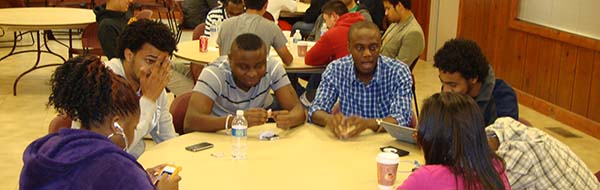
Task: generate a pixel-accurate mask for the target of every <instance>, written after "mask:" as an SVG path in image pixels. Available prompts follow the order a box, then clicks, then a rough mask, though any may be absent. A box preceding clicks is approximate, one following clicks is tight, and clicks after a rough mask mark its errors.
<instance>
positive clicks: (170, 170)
mask: <svg viewBox="0 0 600 190" xmlns="http://www.w3.org/2000/svg"><path fill="white" fill-rule="evenodd" d="M179 171H181V167H179V166H175V165H171V164H168V165H167V166H165V167H164V168H163V169H162V171H161V172H160V174H158V176H157V178H156V181H155V182H154V185H156V184H157V183H158V181H159V180H160V177H161V176H162V175H163V174H167V175H169V177H171V176H172V175H177V174H179Z"/></svg>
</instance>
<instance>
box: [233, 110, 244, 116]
mask: <svg viewBox="0 0 600 190" xmlns="http://www.w3.org/2000/svg"><path fill="white" fill-rule="evenodd" d="M235 115H241V116H243V115H244V110H237V111H236V112H235Z"/></svg>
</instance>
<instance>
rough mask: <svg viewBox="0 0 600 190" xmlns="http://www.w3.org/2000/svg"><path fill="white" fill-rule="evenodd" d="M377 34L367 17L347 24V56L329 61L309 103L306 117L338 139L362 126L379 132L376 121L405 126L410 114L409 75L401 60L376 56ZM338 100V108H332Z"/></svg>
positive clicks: (353, 135)
mask: <svg viewBox="0 0 600 190" xmlns="http://www.w3.org/2000/svg"><path fill="white" fill-rule="evenodd" d="M380 47H381V34H380V33H379V28H378V27H377V25H375V24H373V23H372V22H358V23H355V24H353V25H352V27H351V28H350V32H349V34H348V49H349V51H350V54H351V55H349V56H345V57H342V58H340V59H337V60H335V61H333V62H331V63H330V64H329V65H328V66H327V69H326V70H325V72H323V77H322V81H321V84H320V85H319V88H318V90H317V95H316V97H315V100H314V101H313V104H312V106H311V107H310V108H309V111H308V115H309V119H310V121H311V122H313V123H315V124H317V125H321V126H326V127H328V128H329V129H330V130H331V131H332V132H333V133H334V135H335V136H336V137H338V138H341V139H346V138H352V137H355V136H358V135H359V134H360V133H362V132H363V131H364V130H366V129H371V130H373V131H374V132H381V131H383V130H382V127H381V122H382V121H387V122H391V123H396V124H399V125H403V126H408V125H409V123H410V120H411V116H412V107H411V97H412V91H411V86H412V83H413V81H412V78H411V76H410V70H409V69H408V66H407V64H403V63H402V62H399V61H397V60H394V59H392V58H389V57H385V56H380V55H379V49H380ZM338 100H339V106H340V110H341V113H334V112H333V111H332V110H333V107H334V103H335V102H336V101H338Z"/></svg>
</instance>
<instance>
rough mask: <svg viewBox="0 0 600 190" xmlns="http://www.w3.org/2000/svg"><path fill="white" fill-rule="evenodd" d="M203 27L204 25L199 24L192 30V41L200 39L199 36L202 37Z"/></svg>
mask: <svg viewBox="0 0 600 190" xmlns="http://www.w3.org/2000/svg"><path fill="white" fill-rule="evenodd" d="M204 27H206V24H204V23H201V24H198V26H196V28H194V32H193V33H192V40H198V39H200V36H202V35H204Z"/></svg>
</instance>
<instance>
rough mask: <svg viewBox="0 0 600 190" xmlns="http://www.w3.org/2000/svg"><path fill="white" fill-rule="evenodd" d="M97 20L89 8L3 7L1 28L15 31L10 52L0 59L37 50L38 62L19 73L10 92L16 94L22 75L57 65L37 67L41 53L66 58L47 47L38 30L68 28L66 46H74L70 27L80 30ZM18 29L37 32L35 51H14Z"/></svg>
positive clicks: (0, 17)
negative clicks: (42, 47) (67, 42)
mask: <svg viewBox="0 0 600 190" xmlns="http://www.w3.org/2000/svg"><path fill="white" fill-rule="evenodd" d="M93 22H96V17H95V15H94V13H93V12H92V10H90V9H78V8H59V7H28V8H4V9H0V27H2V28H3V29H4V30H14V31H15V32H14V40H13V41H14V42H13V47H12V50H11V51H10V53H8V54H7V55H5V56H3V57H2V58H0V61H2V60H3V59H5V58H7V57H10V56H13V55H16V54H21V53H30V52H36V53H37V61H36V62H35V64H34V65H33V66H32V67H31V68H30V69H28V70H27V71H25V72H23V73H22V74H21V75H19V76H18V77H17V78H16V79H15V82H14V83H13V95H15V96H16V95H17V83H18V82H19V79H21V77H23V76H25V75H26V74H27V73H29V72H31V71H34V70H36V69H39V68H44V67H48V66H56V65H60V64H62V63H57V64H47V65H42V66H38V65H39V62H40V56H41V54H42V53H48V54H51V55H54V56H57V57H59V58H61V59H62V60H63V61H66V59H65V58H64V57H62V56H61V55H59V54H57V53H55V52H53V51H52V50H50V48H49V47H48V44H47V38H46V35H45V33H44V36H43V37H42V38H41V39H40V31H42V30H52V29H69V45H68V48H69V49H70V48H72V47H73V39H72V38H73V36H72V32H71V30H72V29H82V28H85V27H86V26H87V25H88V24H90V23H93ZM17 31H33V32H35V33H36V34H37V38H36V39H37V49H36V50H24V51H16V52H15V49H16V47H17V41H18V38H17V36H18V35H17ZM42 44H43V45H44V47H45V48H46V49H45V50H42V49H41V45H42Z"/></svg>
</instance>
